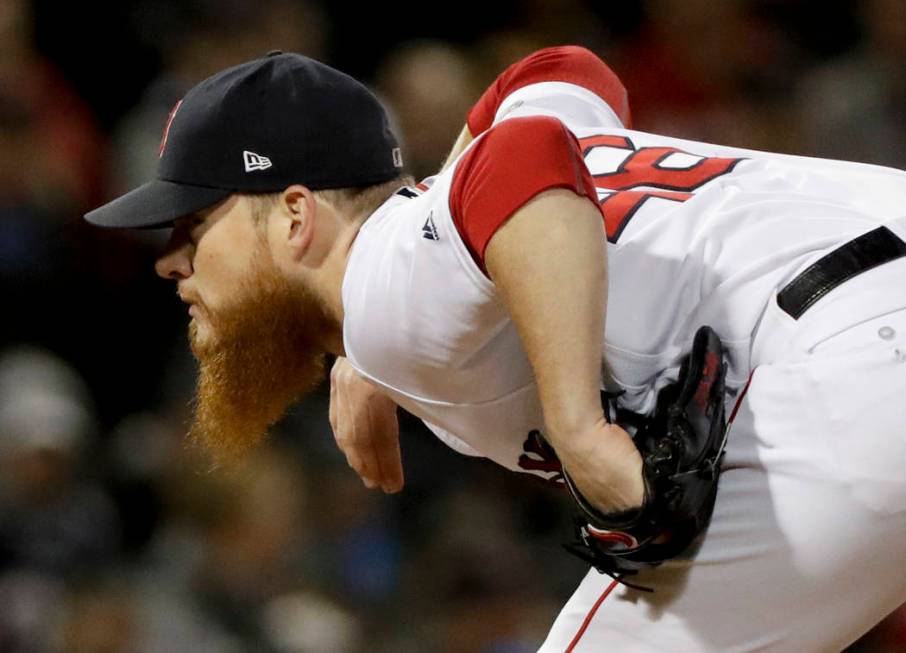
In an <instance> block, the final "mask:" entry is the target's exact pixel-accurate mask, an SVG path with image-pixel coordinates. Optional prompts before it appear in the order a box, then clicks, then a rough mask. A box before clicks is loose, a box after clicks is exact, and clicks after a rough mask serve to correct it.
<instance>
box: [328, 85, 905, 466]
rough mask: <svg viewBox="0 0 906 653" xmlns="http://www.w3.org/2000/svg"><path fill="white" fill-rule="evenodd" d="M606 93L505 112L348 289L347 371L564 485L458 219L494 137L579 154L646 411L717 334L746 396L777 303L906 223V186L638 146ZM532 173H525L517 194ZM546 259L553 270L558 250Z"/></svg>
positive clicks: (623, 373)
mask: <svg viewBox="0 0 906 653" xmlns="http://www.w3.org/2000/svg"><path fill="white" fill-rule="evenodd" d="M557 72H558V71H557V70H556V69H554V70H553V71H552V72H551V75H556V74H557ZM514 86H516V85H515V84H514ZM588 86H589V87H593V86H594V85H593V84H588ZM602 95H607V92H606V91H601V92H598V93H596V92H595V91H594V90H590V88H588V87H586V86H583V85H582V80H581V78H580V79H579V80H578V81H577V82H576V83H570V82H562V81H557V79H556V77H554V78H553V79H550V80H544V81H533V82H532V83H528V84H526V85H523V86H519V87H518V88H516V90H514V91H513V92H511V93H509V94H508V95H506V96H505V97H502V98H498V99H496V100H495V104H496V106H495V107H494V113H493V124H492V126H490V127H489V129H485V130H484V133H481V134H479V135H478V136H477V138H476V140H475V142H473V143H472V144H471V145H470V148H469V149H468V150H467V151H466V152H465V153H464V154H463V155H462V156H461V157H460V158H459V160H458V161H457V162H456V164H455V165H452V166H450V167H449V168H448V169H446V170H445V171H444V172H442V173H441V174H439V175H437V176H436V177H433V178H430V179H428V180H425V181H424V182H423V183H422V184H420V185H419V187H417V188H408V189H403V191H402V192H400V193H397V194H396V195H394V196H392V197H391V198H390V199H389V200H388V201H387V202H386V203H385V204H384V205H383V206H381V207H380V208H379V209H378V210H377V211H376V212H375V213H374V215H372V216H371V217H370V218H369V219H368V220H367V222H366V223H365V224H364V226H363V227H362V230H361V232H360V233H359V235H358V237H357V239H356V241H355V243H354V245H353V248H352V252H351V255H350V258H349V264H348V268H347V272H346V277H345V279H344V283H343V304H344V310H345V322H344V340H345V348H346V355H347V357H348V359H349V361H350V362H351V364H352V365H353V366H354V367H355V368H356V369H357V370H358V371H359V372H360V373H361V374H362V375H363V376H365V377H366V378H368V379H370V380H371V381H373V382H374V383H376V384H378V385H379V386H381V387H382V388H384V389H385V390H386V391H387V392H388V393H389V394H390V396H391V397H392V398H393V399H394V400H395V401H396V402H397V403H398V404H399V405H400V406H402V407H403V408H405V409H406V410H408V411H409V412H411V413H413V414H415V415H417V416H418V417H420V418H422V419H423V420H424V421H425V422H426V423H427V424H428V426H429V427H430V428H431V429H432V431H434V433H435V434H437V436H438V437H440V438H441V439H442V440H443V441H444V442H446V443H447V444H448V445H450V446H451V447H453V448H454V449H456V450H457V451H459V452H462V453H465V454H470V455H479V456H485V457H487V458H490V459H492V460H494V461H496V462H497V463H499V464H501V465H503V466H505V467H507V468H509V469H512V470H517V471H527V472H531V473H536V474H539V475H542V476H547V477H551V476H553V475H556V472H557V469H556V468H555V467H551V465H550V461H547V460H542V459H539V457H542V458H543V456H542V454H541V452H539V451H538V450H537V446H538V445H537V442H536V439H534V438H532V433H533V432H534V431H543V420H542V412H541V405H540V403H539V400H538V395H537V391H536V387H535V383H534V379H533V375H532V371H531V367H530V365H529V362H528V359H527V357H526V354H525V352H524V350H523V348H522V345H521V343H520V340H519V337H518V334H517V333H516V330H515V328H514V326H513V324H512V322H511V321H510V319H509V316H508V315H507V312H506V310H505V309H504V307H503V305H502V304H501V302H500V301H499V300H498V298H497V295H496V292H495V288H494V284H493V283H492V282H491V281H490V280H489V278H488V277H487V275H486V274H485V273H484V272H483V271H482V269H481V267H480V264H479V262H476V260H474V258H473V255H472V253H470V251H469V248H468V247H467V245H466V244H465V243H464V241H463V237H462V235H461V233H460V231H459V230H458V228H457V225H456V224H455V222H456V221H455V219H454V215H453V214H452V211H451V204H453V203H455V201H454V197H453V196H454V195H455V194H456V193H457V192H460V191H459V190H458V188H459V189H461V187H462V186H464V185H466V184H468V183H470V181H471V183H476V181H475V180H470V179H464V178H463V177H464V176H465V175H466V174H471V175H482V174H484V173H486V172H487V169H486V167H487V166H489V165H490V164H491V163H495V162H497V161H499V160H500V159H504V160H506V159H507V157H508V155H512V152H498V151H494V152H492V153H491V154H490V155H489V156H487V157H485V158H486V159H489V161H486V162H485V163H484V165H485V168H482V165H480V164H476V163H475V162H470V166H469V167H468V169H467V170H466V171H465V172H464V171H463V161H464V160H465V159H467V158H468V156H469V152H470V150H472V149H473V148H475V147H477V146H479V144H480V143H481V141H482V139H485V138H488V134H492V133H494V131H495V130H499V129H501V127H502V126H503V125H504V124H505V123H507V122H508V121H511V120H517V119H523V120H528V121H529V122H531V119H530V118H527V117H537V116H545V117H548V118H555V119H556V120H558V121H560V122H561V123H562V124H563V125H565V126H566V127H567V128H568V129H569V130H570V132H572V134H574V135H575V137H576V138H577V139H578V143H579V147H580V148H581V152H582V155H583V157H584V161H585V164H586V165H587V167H588V170H589V171H590V173H591V175H592V177H593V180H594V185H595V187H596V192H597V198H598V200H599V202H600V205H601V208H602V212H603V215H604V224H605V228H606V231H607V239H608V247H607V265H608V276H609V289H608V298H607V311H606V329H605V341H604V347H605V359H606V366H607V372H608V373H607V374H606V376H607V378H608V382H607V385H608V389H610V390H624V391H625V393H626V394H625V395H624V397H623V404H624V405H625V406H626V407H628V408H630V409H633V410H637V411H641V412H646V411H648V410H649V409H651V408H652V407H653V402H654V398H655V395H656V390H657V389H659V387H660V386H662V385H663V384H664V383H666V382H667V381H669V380H672V378H675V373H676V371H677V369H678V361H679V359H680V357H681V356H682V355H683V353H684V352H686V351H687V350H688V348H689V346H690V344H691V340H692V335H693V334H694V332H695V330H696V329H697V328H698V327H699V326H701V325H703V324H707V325H710V326H711V327H712V328H714V329H715V330H716V332H717V333H718V335H719V336H720V337H721V339H722V341H723V343H724V346H725V347H726V349H727V351H728V354H729V372H728V383H729V385H730V386H731V387H737V388H738V387H739V386H741V385H743V384H744V383H745V381H746V379H747V378H748V376H749V372H750V369H751V365H750V358H751V343H752V336H753V333H754V331H755V329H756V325H757V324H758V321H759V318H760V317H761V315H762V313H763V312H764V310H765V306H766V304H767V303H768V300H769V298H770V297H771V296H772V294H773V293H774V292H775V291H776V290H777V289H778V288H780V287H781V286H783V284H784V283H786V282H787V281H789V280H790V279H791V278H793V277H794V276H795V274H796V273H797V272H798V271H800V270H801V269H803V268H804V267H805V266H807V265H808V264H809V263H811V262H813V261H814V260H815V259H817V258H819V257H820V256H822V255H823V254H825V253H826V252H827V251H829V250H831V249H833V248H834V247H836V246H838V245H839V244H841V243H843V242H845V241H847V240H849V239H851V238H853V237H855V236H857V235H859V234H861V233H863V232H866V231H868V230H870V229H872V228H874V227H876V226H877V225H878V223H879V221H883V220H885V219H892V218H895V217H897V214H896V212H895V211H894V210H893V209H892V208H891V207H898V208H899V207H906V174H904V173H903V172H901V171H898V170H893V169H888V168H882V167H877V166H870V165H864V164H856V163H848V162H840V161H830V160H823V159H814V158H805V157H794V156H785V155H779V154H771V153H765V152H756V151H750V150H744V149H738V148H731V147H723V146H718V145H712V144H708V143H699V142H691V141H684V140H679V139H674V138H668V137H664V136H659V135H654V134H648V133H643V132H638V131H632V130H629V129H626V128H624V127H623V125H622V122H621V119H620V117H618V114H619V113H620V108H619V106H617V107H616V108H614V107H613V106H612V104H613V103H614V100H613V98H612V97H611V103H612V104H608V101H607V100H606V99H605V98H604V97H602ZM484 109H485V110H487V107H484ZM473 113H474V112H473ZM531 127H532V124H529V125H527V128H526V129H525V130H523V131H524V132H529V130H528V128H531ZM542 127H543V125H542ZM530 137H531V135H530ZM542 153H543V152H542ZM517 154H521V153H517ZM495 157H497V158H495ZM532 166H533V161H531V160H528V161H524V162H520V163H519V164H518V165H511V166H510V167H511V170H510V171H509V173H508V174H510V175H512V178H511V181H512V183H518V182H519V179H518V178H521V177H522V176H525V175H530V174H531V167H532ZM457 175H459V176H457ZM494 181H495V182H496V183H497V184H498V185H497V187H490V184H487V183H486V184H485V188H483V189H481V191H482V192H484V193H485V194H488V195H494V194H497V193H505V192H506V186H507V185H508V183H509V182H510V180H508V179H506V178H504V179H502V180H501V179H499V175H498V177H497V178H495V180H494ZM539 190H543V188H540V189H539ZM525 199H528V198H527V197H526V198H525ZM475 203H476V204H479V203H480V200H476V201H475ZM535 248H536V251H537V255H538V256H539V257H542V258H543V257H544V255H545V252H544V243H537V244H535ZM563 292H564V293H568V292H570V289H569V288H564V289H563ZM832 326H833V328H839V329H842V328H845V326H846V325H845V324H843V323H837V324H835V325H832Z"/></svg>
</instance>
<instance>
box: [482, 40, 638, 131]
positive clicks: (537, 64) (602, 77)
mask: <svg viewBox="0 0 906 653" xmlns="http://www.w3.org/2000/svg"><path fill="white" fill-rule="evenodd" d="M538 82H568V83H570V84H576V85H577V86H581V87H583V88H586V89H588V90H589V91H591V92H592V93H594V94H595V95H597V96H598V97H600V98H601V99H602V100H604V101H605V102H606V103H607V104H608V105H609V106H610V108H611V109H613V112H614V113H615V114H617V117H618V118H619V119H620V121H621V122H622V123H623V125H624V126H625V127H630V126H631V123H632V118H631V116H630V114H629V98H628V97H627V95H626V89H625V88H624V87H623V82H621V81H620V78H619V77H617V76H616V74H615V73H614V72H613V71H612V70H611V69H610V68H609V67H608V66H607V64H605V63H604V62H603V61H601V60H600V59H599V58H598V57H597V56H596V55H595V54H594V53H592V52H591V51H590V50H586V49H585V48H580V47H578V46H575V45H563V46H558V47H553V48H544V49H543V50H538V51H537V52H534V53H532V54H530V55H529V56H527V57H525V58H524V59H521V60H520V61H517V62H516V63H514V64H513V65H511V66H510V67H509V68H507V69H506V70H505V71H503V72H502V73H501V74H500V76H499V77H498V78H497V79H496V80H494V83H493V84H491V85H490V86H489V87H488V89H487V90H486V91H485V92H484V93H483V94H482V95H481V97H480V98H479V100H478V102H476V103H475V106H473V107H472V108H471V109H470V110H469V113H468V116H467V117H466V122H467V123H468V125H469V132H471V134H472V136H478V134H480V133H481V132H483V131H485V130H486V129H487V128H488V127H490V126H491V123H493V122H494V115H495V114H496V113H497V109H498V108H499V107H500V103H501V102H502V101H503V100H504V98H506V97H507V96H508V95H509V94H511V93H512V92H513V91H516V90H519V89H520V88H522V87H523V86H528V85H529V84H537V83H538Z"/></svg>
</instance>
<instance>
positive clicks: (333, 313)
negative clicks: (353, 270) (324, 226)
mask: <svg viewBox="0 0 906 653" xmlns="http://www.w3.org/2000/svg"><path fill="white" fill-rule="evenodd" d="M360 226H361V224H350V225H349V227H348V228H346V229H344V230H343V231H342V232H341V233H340V234H339V236H338V239H337V246H336V247H335V248H334V250H333V251H332V252H331V254H330V256H329V257H328V259H327V260H326V261H325V262H324V263H325V264H324V268H323V277H322V281H323V284H322V285H321V288H322V289H323V292H322V300H323V302H324V309H325V313H326V315H327V319H328V321H329V327H328V331H327V333H325V334H324V347H325V349H326V350H327V351H328V352H330V353H331V354H334V355H335V356H344V355H345V353H346V352H345V350H344V348H343V317H344V311H343V277H344V276H345V275H346V265H347V263H348V261H349V254H350V252H351V251H352V244H353V242H355V238H356V236H357V235H358V233H359V227H360Z"/></svg>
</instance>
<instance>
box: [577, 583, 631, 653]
mask: <svg viewBox="0 0 906 653" xmlns="http://www.w3.org/2000/svg"><path fill="white" fill-rule="evenodd" d="M618 582H619V581H616V580H615V581H613V582H612V583H611V584H610V585H609V586H608V587H607V589H606V590H604V592H603V593H602V594H601V596H599V597H598V600H597V601H595V604H594V605H593V606H591V610H589V611H588V614H587V615H585V621H583V622H582V626H581V627H580V628H579V632H577V633H576V636H575V637H573V641H571V642H570V643H569V646H567V647H566V650H565V651H563V653H572V651H573V649H575V648H576V645H577V644H578V643H579V640H580V639H582V635H584V634H585V630H586V629H587V628H588V624H590V623H591V620H592V618H593V617H594V616H595V613H596V612H597V611H598V608H599V607H601V604H602V603H604V599H606V598H607V597H608V596H609V595H610V593H611V592H612V591H613V588H614V587H616V586H617V583H618Z"/></svg>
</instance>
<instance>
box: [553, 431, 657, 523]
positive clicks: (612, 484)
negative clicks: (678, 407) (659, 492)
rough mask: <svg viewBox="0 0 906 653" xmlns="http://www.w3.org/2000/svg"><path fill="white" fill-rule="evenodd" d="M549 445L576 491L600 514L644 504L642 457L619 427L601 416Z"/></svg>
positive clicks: (627, 434)
mask: <svg viewBox="0 0 906 653" xmlns="http://www.w3.org/2000/svg"><path fill="white" fill-rule="evenodd" d="M552 444H553V446H554V449H555V450H556V452H557V456H558V457H559V458H560V462H561V463H562V465H563V467H564V469H565V470H566V472H567V473H568V474H569V476H570V478H571V479H572V481H573V483H574V485H575V486H576V488H577V489H578V490H579V492H581V493H582V496H584V497H585V498H586V499H587V500H588V502H589V503H591V505H592V506H594V507H595V508H597V509H598V510H599V511H601V512H602V513H605V514H606V513H613V512H623V511H626V510H631V509H633V508H638V507H640V506H641V505H642V503H643V502H644V500H645V482H644V480H643V478H642V456H641V455H640V454H639V450H638V449H637V448H636V446H635V443H634V442H633V441H632V437H630V435H629V433H627V432H626V431H625V430H623V429H622V428H621V427H620V426H618V425H616V424H610V423H608V422H607V421H605V419H604V418H603V417H601V418H600V419H598V420H597V421H596V422H595V423H594V424H592V425H591V426H589V427H587V428H584V429H580V430H573V431H572V432H570V433H563V434H561V436H560V437H559V438H557V439H556V440H553V439H552Z"/></svg>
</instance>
